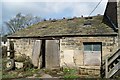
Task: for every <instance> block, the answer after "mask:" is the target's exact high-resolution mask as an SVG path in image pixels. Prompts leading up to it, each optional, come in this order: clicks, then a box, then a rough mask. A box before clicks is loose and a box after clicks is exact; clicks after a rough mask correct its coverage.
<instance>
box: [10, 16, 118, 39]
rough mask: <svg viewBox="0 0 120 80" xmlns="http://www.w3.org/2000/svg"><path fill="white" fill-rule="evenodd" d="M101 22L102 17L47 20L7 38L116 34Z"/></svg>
mask: <svg viewBox="0 0 120 80" xmlns="http://www.w3.org/2000/svg"><path fill="white" fill-rule="evenodd" d="M102 20H103V16H101V15H99V16H93V17H77V18H70V19H61V20H47V21H43V22H39V23H37V24H34V25H32V26H29V27H27V28H25V29H23V30H20V31H17V32H15V33H14V34H12V35H10V36H9V37H33V36H34V37H44V36H62V35H105V34H116V32H114V30H113V29H112V28H111V27H109V26H108V25H106V24H105V23H104V22H103V21H102Z"/></svg>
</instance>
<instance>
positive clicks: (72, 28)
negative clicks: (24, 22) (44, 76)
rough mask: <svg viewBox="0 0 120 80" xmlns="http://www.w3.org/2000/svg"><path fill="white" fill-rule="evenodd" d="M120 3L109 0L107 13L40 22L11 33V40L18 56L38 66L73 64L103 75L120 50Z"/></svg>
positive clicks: (69, 65) (85, 70) (81, 69)
mask: <svg viewBox="0 0 120 80" xmlns="http://www.w3.org/2000/svg"><path fill="white" fill-rule="evenodd" d="M116 6H117V2H108V5H107V8H106V11H105V14H104V15H96V16H92V17H74V18H70V19H68V18H63V19H60V20H55V19H54V20H46V21H43V22H40V23H38V24H35V25H33V26H30V27H28V28H25V29H23V30H20V31H17V32H16V33H14V34H12V35H10V36H8V43H10V44H11V43H12V45H14V46H13V48H12V50H14V54H13V55H14V57H15V56H16V55H19V54H24V55H26V56H27V57H29V58H30V59H31V62H32V64H33V65H34V67H38V68H48V69H52V68H61V67H63V68H64V67H69V68H77V69H80V71H81V74H82V73H88V74H91V73H92V74H96V75H100V73H101V71H102V70H101V67H102V65H103V64H104V61H105V60H106V58H108V55H113V54H118V53H119V52H120V51H119V45H120V44H119V32H120V31H119V28H120V27H119V24H120V23H119V22H118V21H119V19H120V18H119V14H118V13H117V12H118V9H117V7H116ZM112 10H113V11H112ZM111 12H112V13H111ZM113 16H114V17H113ZM8 49H11V48H10V45H9V46H8ZM10 53H11V52H10ZM12 53H13V52H12ZM14 57H13V58H14ZM116 59H119V55H118V56H117V57H116ZM114 61H115V59H114ZM118 63H119V62H118ZM106 73H107V70H106ZM106 73H105V75H106V77H109V75H110V77H111V74H109V75H107V74H106Z"/></svg>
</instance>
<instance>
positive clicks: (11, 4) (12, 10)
mask: <svg viewBox="0 0 120 80" xmlns="http://www.w3.org/2000/svg"><path fill="white" fill-rule="evenodd" d="M99 1H101V0H2V3H0V9H2V11H1V12H2V13H0V19H2V20H0V25H2V23H3V22H5V21H8V20H10V19H11V18H13V17H14V16H15V15H16V14H17V13H19V12H21V13H22V14H32V15H33V16H39V17H42V18H46V19H48V18H56V19H62V18H63V17H67V18H72V17H74V16H77V17H80V16H81V15H83V16H88V15H89V14H90V12H91V11H92V10H93V9H94V8H95V6H96V5H97V4H98V2H99ZM107 1H108V0H102V2H101V3H100V5H99V6H98V7H97V9H96V10H95V11H94V12H93V13H92V15H91V16H93V15H97V14H102V15H103V14H104V11H105V8H106V4H107ZM1 17H2V18H1ZM0 27H1V26H0ZM5 29H6V28H5ZM5 29H4V31H6V30H5Z"/></svg>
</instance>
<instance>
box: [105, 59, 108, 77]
mask: <svg viewBox="0 0 120 80" xmlns="http://www.w3.org/2000/svg"><path fill="white" fill-rule="evenodd" d="M105 78H108V58H106V59H105Z"/></svg>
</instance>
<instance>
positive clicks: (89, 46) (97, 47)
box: [84, 43, 101, 51]
mask: <svg viewBox="0 0 120 80" xmlns="http://www.w3.org/2000/svg"><path fill="white" fill-rule="evenodd" d="M84 51H101V44H100V43H84Z"/></svg>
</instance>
